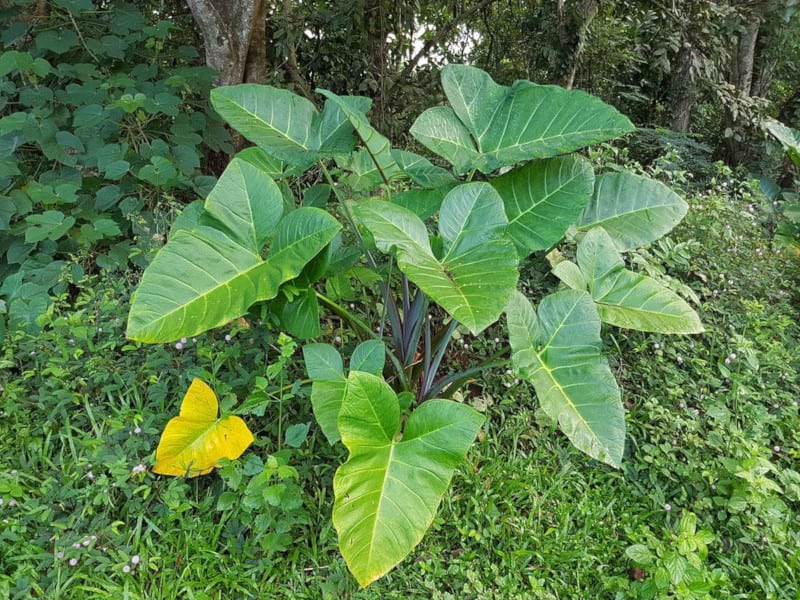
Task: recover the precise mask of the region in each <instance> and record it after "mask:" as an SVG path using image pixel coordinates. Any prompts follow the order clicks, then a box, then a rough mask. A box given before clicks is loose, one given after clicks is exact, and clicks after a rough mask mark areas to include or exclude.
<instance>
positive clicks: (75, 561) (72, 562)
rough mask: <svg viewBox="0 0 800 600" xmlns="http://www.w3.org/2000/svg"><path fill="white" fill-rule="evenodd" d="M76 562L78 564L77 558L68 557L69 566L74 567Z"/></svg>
mask: <svg viewBox="0 0 800 600" xmlns="http://www.w3.org/2000/svg"><path fill="white" fill-rule="evenodd" d="M77 564H78V559H77V558H70V559H69V566H70V567H74V566H75V565H77Z"/></svg>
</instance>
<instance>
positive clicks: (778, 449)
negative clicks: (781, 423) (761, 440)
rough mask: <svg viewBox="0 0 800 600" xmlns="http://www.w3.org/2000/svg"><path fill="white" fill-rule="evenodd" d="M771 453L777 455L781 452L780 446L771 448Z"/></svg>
mask: <svg viewBox="0 0 800 600" xmlns="http://www.w3.org/2000/svg"><path fill="white" fill-rule="evenodd" d="M772 451H773V452H775V454H777V453H778V452H780V451H781V447H780V446H773V447H772Z"/></svg>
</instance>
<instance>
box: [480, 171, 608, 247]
mask: <svg viewBox="0 0 800 600" xmlns="http://www.w3.org/2000/svg"><path fill="white" fill-rule="evenodd" d="M492 185H493V186H494V188H495V189H496V190H497V191H498V193H499V194H500V197H501V198H502V199H503V204H505V207H506V215H507V216H508V235H509V237H510V238H511V239H512V240H513V241H514V245H515V246H516V247H517V250H518V251H519V254H520V256H527V255H528V254H531V253H532V252H536V251H538V250H545V249H547V248H550V247H551V246H552V245H553V244H555V243H556V242H558V241H559V240H560V239H561V238H562V237H564V233H565V232H566V231H567V228H568V227H569V226H570V225H572V224H573V223H574V222H575V219H577V218H578V215H579V214H580V212H581V210H583V208H584V207H585V206H586V203H587V202H588V201H589V197H590V196H591V195H592V190H593V189H594V171H592V166H591V165H590V164H589V163H588V162H587V161H585V160H583V159H581V158H578V157H575V156H559V157H556V158H548V159H545V160H537V161H532V162H529V163H527V164H525V165H523V166H521V167H517V168H516V169H514V170H513V171H509V172H508V173H506V174H505V175H501V176H500V177H498V178H496V179H494V180H493V181H492Z"/></svg>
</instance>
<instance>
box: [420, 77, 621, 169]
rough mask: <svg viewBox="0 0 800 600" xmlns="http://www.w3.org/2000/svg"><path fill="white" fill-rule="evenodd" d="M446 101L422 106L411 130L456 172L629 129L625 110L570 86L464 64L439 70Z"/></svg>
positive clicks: (546, 153)
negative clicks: (502, 78) (508, 82)
mask: <svg viewBox="0 0 800 600" xmlns="http://www.w3.org/2000/svg"><path fill="white" fill-rule="evenodd" d="M442 87H443V88H444V91H445V94H446V95H447V98H448V100H449V101H450V105H451V106H452V108H449V107H436V108H432V109H428V110H426V111H425V112H423V113H422V114H421V115H420V116H419V118H418V119H417V120H416V121H415V123H414V125H413V126H412V127H411V134H412V135H413V136H414V137H415V138H417V139H418V140H419V141H420V142H421V143H422V144H423V145H424V146H426V147H427V148H429V149H430V150H432V151H433V152H436V153H437V154H439V155H440V156H442V157H444V158H445V159H447V160H448V161H449V162H450V163H451V164H453V166H454V167H455V169H456V171H458V172H459V173H465V172H467V171H469V170H471V169H478V170H480V171H481V172H483V173H490V172H492V171H494V170H495V169H497V168H499V167H501V166H504V165H513V164H515V163H517V162H521V161H524V160H530V159H533V158H548V157H551V156H556V155H558V154H566V153H569V152H572V151H574V150H577V149H579V148H583V147H584V146H588V145H590V144H596V143H599V142H603V141H606V140H610V139H613V138H616V137H619V136H621V135H623V134H625V133H628V132H629V131H632V130H633V125H632V124H631V122H630V121H629V120H628V118H627V117H625V116H624V115H622V114H620V113H619V112H618V111H617V110H616V109H615V108H613V107H611V106H609V105H608V104H605V103H604V102H603V101H602V100H600V99H598V98H595V97H594V96H590V95H589V94H586V93H585V92H581V91H577V90H565V89H563V88H559V87H556V86H548V85H536V84H534V83H531V82H530V81H516V82H514V84H513V85H512V86H511V87H508V86H502V85H498V84H496V83H495V82H494V81H492V78H491V77H490V76H489V75H488V74H487V73H485V72H484V71H482V70H480V69H477V68H475V67H470V66H467V65H447V66H445V67H444V68H443V69H442Z"/></svg>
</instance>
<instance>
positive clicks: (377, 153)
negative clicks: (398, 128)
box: [317, 89, 401, 182]
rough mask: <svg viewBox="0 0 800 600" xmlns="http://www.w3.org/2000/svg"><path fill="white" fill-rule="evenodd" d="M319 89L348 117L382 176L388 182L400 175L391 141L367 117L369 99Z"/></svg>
mask: <svg viewBox="0 0 800 600" xmlns="http://www.w3.org/2000/svg"><path fill="white" fill-rule="evenodd" d="M317 91H318V92H319V93H320V94H322V95H323V96H325V97H326V98H328V100H329V101H331V102H333V103H334V104H335V105H336V106H337V107H338V108H339V110H341V111H342V112H343V113H344V115H345V116H346V117H347V118H348V120H349V121H350V123H351V124H352V125H353V128H354V129H355V131H356V135H357V136H358V137H359V139H360V140H361V142H362V143H363V144H364V147H365V148H366V150H367V152H368V153H369V156H370V158H371V159H372V161H373V162H374V163H375V166H376V167H377V168H378V171H379V172H380V174H381V178H382V179H383V180H384V181H385V182H388V181H389V180H390V179H392V178H393V177H396V176H397V175H399V174H400V173H401V171H400V167H399V166H397V163H396V162H395V160H394V157H393V156H392V145H391V143H390V142H389V140H388V139H386V138H385V137H384V136H382V135H381V134H380V133H378V130H377V129H375V128H374V127H373V126H372V125H371V124H370V122H369V120H368V119H367V115H366V112H367V110H369V105H370V102H369V99H368V98H363V97H360V96H337V95H336V94H334V93H333V92H329V91H328V90H322V89H318V90H317Z"/></svg>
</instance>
